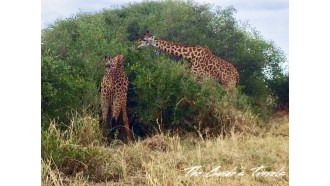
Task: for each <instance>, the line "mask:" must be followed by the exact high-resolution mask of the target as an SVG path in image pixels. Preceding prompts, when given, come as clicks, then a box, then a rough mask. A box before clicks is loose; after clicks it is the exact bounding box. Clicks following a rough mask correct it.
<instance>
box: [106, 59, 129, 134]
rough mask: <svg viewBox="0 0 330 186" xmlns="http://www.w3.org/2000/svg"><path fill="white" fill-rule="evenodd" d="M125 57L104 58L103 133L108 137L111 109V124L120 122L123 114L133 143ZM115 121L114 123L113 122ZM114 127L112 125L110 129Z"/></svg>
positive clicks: (125, 125) (127, 132)
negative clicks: (128, 113)
mask: <svg viewBox="0 0 330 186" xmlns="http://www.w3.org/2000/svg"><path fill="white" fill-rule="evenodd" d="M123 59H124V56H123V55H122V54H118V55H116V56H115V57H113V58H111V57H108V56H105V57H104V60H105V64H106V74H105V75H104V76H103V78H102V82H101V94H100V103H101V111H102V124H101V127H102V132H103V136H104V137H107V135H108V129H107V118H108V112H109V108H110V109H111V111H112V115H111V116H112V117H111V124H112V123H117V122H118V116H119V114H120V112H122V113H123V122H124V128H125V131H126V135H127V140H128V141H131V138H132V137H131V133H130V130H129V124H128V117H127V107H126V105H127V90H128V78H127V75H126V74H125V72H124V67H123V63H122V62H123ZM113 120H114V121H113ZM112 127H113V126H112V125H110V128H112Z"/></svg>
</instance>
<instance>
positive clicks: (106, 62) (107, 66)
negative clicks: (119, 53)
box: [104, 56, 111, 70]
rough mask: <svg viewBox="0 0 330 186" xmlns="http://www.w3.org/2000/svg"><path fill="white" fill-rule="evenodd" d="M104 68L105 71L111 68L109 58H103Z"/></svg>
mask: <svg viewBox="0 0 330 186" xmlns="http://www.w3.org/2000/svg"><path fill="white" fill-rule="evenodd" d="M104 66H105V69H106V70H109V69H110V67H111V57H110V56H104Z"/></svg>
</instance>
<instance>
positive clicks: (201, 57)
mask: <svg viewBox="0 0 330 186" xmlns="http://www.w3.org/2000/svg"><path fill="white" fill-rule="evenodd" d="M149 45H151V46H153V47H156V48H158V49H160V50H161V51H164V52H166V53H168V54H170V55H174V56H179V57H183V58H184V59H187V60H189V61H190V62H191V63H192V64H191V71H192V73H193V74H194V75H195V76H196V77H204V76H206V75H208V76H211V77H213V78H214V79H215V80H216V81H217V82H218V83H219V84H221V85H222V86H223V87H224V88H225V89H226V90H227V91H232V90H233V89H234V88H235V87H236V86H237V85H238V83H239V74H238V72H237V70H236V68H235V67H234V66H233V65H232V64H231V63H229V62H227V61H225V60H224V59H221V58H220V57H218V56H216V55H214V54H213V53H212V52H211V51H210V49H209V48H208V47H207V46H193V45H183V44H180V43H174V42H171V41H166V40H162V39H159V38H156V37H155V36H152V35H151V34H150V33H149V31H147V32H145V33H144V34H143V35H142V37H141V38H140V39H139V40H138V41H137V42H136V45H135V48H136V49H139V48H142V47H146V46H149Z"/></svg>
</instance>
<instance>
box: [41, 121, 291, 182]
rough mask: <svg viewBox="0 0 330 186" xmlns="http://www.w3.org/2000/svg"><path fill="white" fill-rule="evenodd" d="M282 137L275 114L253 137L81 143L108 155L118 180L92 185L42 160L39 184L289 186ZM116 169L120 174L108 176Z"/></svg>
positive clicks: (284, 128) (284, 126)
mask: <svg viewBox="0 0 330 186" xmlns="http://www.w3.org/2000/svg"><path fill="white" fill-rule="evenodd" d="M92 123H93V124H95V125H96V123H95V122H92ZM88 124H89V125H91V122H90V123H88ZM84 130H87V129H85V128H84ZM88 136H93V134H90V135H88ZM288 136H289V126H288V116H281V117H280V118H274V119H272V120H271V121H270V122H268V123H267V130H266V131H263V132H262V133H260V134H259V135H258V136H254V135H239V134H232V135H231V136H230V137H225V138H223V137H218V138H209V139H204V140H202V139H201V138H196V137H195V138H194V137H185V138H183V137H178V136H165V135H156V136H154V137H150V138H148V139H145V140H139V141H137V142H135V143H133V144H129V145H127V144H123V145H117V146H114V147H107V146H104V145H102V144H96V145H95V143H94V144H89V143H86V142H85V141H84V143H83V145H86V146H93V147H94V148H98V149H100V150H101V151H106V152H107V153H109V154H111V156H112V158H111V159H110V160H109V158H107V159H105V162H104V163H106V164H109V165H115V166H117V168H116V169H107V171H110V172H108V174H115V175H118V179H115V180H111V179H110V180H105V181H101V182H96V181H95V180H90V179H89V178H88V176H86V173H77V174H75V175H73V176H68V175H64V174H63V173H61V172H60V171H59V169H57V168H56V165H52V163H51V162H50V160H43V161H42V185H289V176H288V175H289V144H288V141H289V137H288ZM79 139H80V138H79ZM80 140H83V139H80ZM106 161H113V162H106ZM51 165H52V166H51ZM59 166H60V165H59ZM194 166H202V167H200V168H199V169H196V170H195V171H191V172H190V173H188V172H189V170H187V168H190V167H194ZM218 166H221V167H220V168H219V169H218V170H217V171H214V170H213V169H215V168H216V167H218ZM261 166H265V168H264V169H261V170H260V171H257V172H256V173H255V174H253V173H254V171H256V170H251V169H253V168H257V167H261ZM116 170H117V171H118V170H120V172H119V173H118V172H111V171H116ZM190 170H192V169H190ZM212 170H213V171H214V172H211V171H212ZM226 171H227V172H226ZM262 171H263V173H261V172H262ZM192 172H194V173H195V174H194V175H193V173H192ZM198 172H199V173H200V174H198ZM261 174H264V176H261ZM87 175H88V174H87ZM257 175H258V176H257ZM267 175H268V176H267Z"/></svg>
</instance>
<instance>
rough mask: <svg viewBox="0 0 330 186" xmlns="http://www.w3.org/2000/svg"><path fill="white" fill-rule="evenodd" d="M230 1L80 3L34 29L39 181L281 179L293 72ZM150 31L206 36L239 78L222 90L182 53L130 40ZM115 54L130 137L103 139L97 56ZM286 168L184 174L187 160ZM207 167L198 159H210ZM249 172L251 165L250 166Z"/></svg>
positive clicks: (200, 39) (192, 38)
mask: <svg viewBox="0 0 330 186" xmlns="http://www.w3.org/2000/svg"><path fill="white" fill-rule="evenodd" d="M235 12H236V10H235V9H234V7H213V6H211V5H205V4H197V3H194V2H192V1H145V2H142V3H135V4H128V5H125V6H123V7H120V8H112V9H104V10H102V11H100V12H97V13H93V14H87V13H79V14H76V15H74V16H72V17H70V18H67V19H64V20H58V21H56V22H55V23H53V24H51V25H49V26H48V27H47V28H45V29H43V30H42V35H41V39H42V46H41V68H42V69H41V72H42V74H41V85H42V99H41V108H42V118H41V120H42V126H41V127H42V131H41V132H42V139H41V141H42V162H41V164H42V184H43V185H84V184H85V185H95V184H96V185H97V184H100V183H106V184H109V185H111V184H118V185H193V183H197V185H203V184H204V185H214V184H224V185H228V184H230V183H234V185H239V184H244V185H245V184H246V185H263V184H278V185H287V184H288V174H287V173H288V119H287V116H284V117H281V118H278V116H276V117H275V116H274V115H273V113H274V110H277V109H280V108H284V107H288V102H289V97H288V94H289V89H288V87H289V81H288V79H289V75H288V73H287V72H286V71H284V70H283V69H282V68H281V65H282V63H283V62H285V61H286V58H285V55H284V53H283V51H282V50H281V49H280V48H278V47H277V46H276V45H275V44H274V43H272V42H271V41H267V40H265V39H264V38H263V37H262V36H261V35H260V34H259V33H258V32H257V31H256V30H255V29H254V28H253V27H251V26H250V25H249V24H247V23H243V22H240V20H237V19H236V18H235ZM146 30H149V31H151V32H152V33H153V34H154V35H156V36H158V37H161V38H163V39H167V40H171V41H175V42H180V43H185V44H190V45H206V46H208V47H209V48H210V49H211V50H212V51H213V52H214V53H215V54H217V55H218V56H220V57H222V58H224V59H226V60H228V61H230V62H231V63H233V64H234V65H235V67H236V68H237V69H238V71H239V74H240V86H239V87H238V88H237V90H236V91H235V93H234V94H227V93H226V91H224V90H223V88H222V87H221V86H219V85H218V84H216V83H215V82H214V81H213V80H212V79H208V78H205V79H202V80H198V81H197V80H196V79H195V78H194V77H193V76H192V74H191V73H190V70H189V63H187V61H184V60H182V59H178V58H174V57H171V56H167V55H165V54H162V53H159V52H158V51H155V49H153V48H145V49H143V50H139V51H137V50H135V49H133V46H134V43H135V41H136V40H137V39H138V38H139V36H141V35H142V34H143V33H144V32H145V31H146ZM117 53H122V54H124V56H125V61H124V65H125V71H126V73H127V75H128V77H129V81H130V86H129V92H128V113H129V120H130V125H131V129H132V131H133V132H134V138H135V142H134V143H133V144H123V143H122V142H121V141H120V139H115V140H113V141H112V143H111V144H110V145H109V144H105V143H104V142H103V141H102V140H101V136H100V134H101V133H100V131H99V130H100V129H99V126H98V123H99V113H100V109H99V89H100V81H101V78H102V76H103V75H104V72H105V68H104V63H103V61H102V60H103V57H104V55H115V54H117ZM219 164H221V165H223V168H224V170H228V169H232V168H234V167H238V169H243V167H242V166H246V167H247V168H246V169H247V172H248V173H247V174H249V175H250V172H251V171H250V169H251V168H254V167H257V166H259V165H265V166H267V171H277V170H280V169H281V167H282V166H283V167H284V171H285V172H286V174H285V176H282V177H280V178H274V177H271V178H268V177H258V178H256V177H252V176H244V177H241V178H235V177H233V178H218V177H217V178H214V177H213V178H206V177H198V176H196V177H187V176H185V171H184V168H186V167H191V166H195V165H205V166H211V167H212V166H215V165H219ZM208 168H210V167H205V170H209V169H208ZM249 171H250V172H249Z"/></svg>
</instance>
